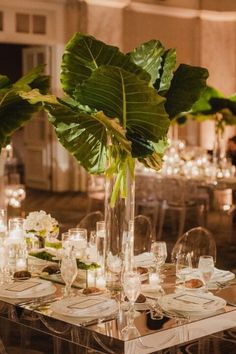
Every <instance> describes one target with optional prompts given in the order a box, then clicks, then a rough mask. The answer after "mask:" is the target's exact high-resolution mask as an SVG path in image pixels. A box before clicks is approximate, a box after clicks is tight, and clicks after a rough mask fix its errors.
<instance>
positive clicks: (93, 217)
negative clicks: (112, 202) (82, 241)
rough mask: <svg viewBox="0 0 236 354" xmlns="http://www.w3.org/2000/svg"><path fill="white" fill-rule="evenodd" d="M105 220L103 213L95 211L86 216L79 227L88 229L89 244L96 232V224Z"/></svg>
mask: <svg viewBox="0 0 236 354" xmlns="http://www.w3.org/2000/svg"><path fill="white" fill-rule="evenodd" d="M103 220H104V215H103V213H102V212H101V211H93V212H91V213H89V214H87V215H85V217H84V218H83V219H81V220H80V222H79V223H78V225H77V227H81V228H84V229H87V233H88V242H89V239H90V235H91V232H92V231H96V223H97V222H98V221H103Z"/></svg>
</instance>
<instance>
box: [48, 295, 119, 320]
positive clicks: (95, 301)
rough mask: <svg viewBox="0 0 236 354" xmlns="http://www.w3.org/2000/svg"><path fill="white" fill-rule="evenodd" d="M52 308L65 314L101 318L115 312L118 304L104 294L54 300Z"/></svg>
mask: <svg viewBox="0 0 236 354" xmlns="http://www.w3.org/2000/svg"><path fill="white" fill-rule="evenodd" d="M51 310H52V311H54V312H55V313H58V314H60V315H63V316H70V317H80V318H99V317H105V316H109V315H112V314H113V313H115V312H116V311H117V310H118V305H117V303H116V301H115V300H113V299H108V298H106V297H102V296H93V297H90V296H75V297H69V298H65V299H62V300H60V301H57V302H54V303H53V304H52V305H51Z"/></svg>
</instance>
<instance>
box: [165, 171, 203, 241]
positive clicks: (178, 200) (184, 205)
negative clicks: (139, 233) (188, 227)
mask: <svg viewBox="0 0 236 354" xmlns="http://www.w3.org/2000/svg"><path fill="white" fill-rule="evenodd" d="M161 190H162V194H161V199H160V200H159V210H158V239H161V237H162V232H163V227H164V222H165V217H166V213H167V211H169V212H170V213H171V214H170V215H171V217H172V219H173V216H178V218H177V221H178V226H177V236H180V235H182V234H183V232H184V227H185V223H186V218H187V215H188V213H189V212H191V211H195V213H196V215H197V220H198V225H199V224H201V223H202V224H203V225H204V220H205V217H204V218H202V213H203V212H205V204H204V202H203V201H202V200H199V199H198V198H197V196H198V190H197V185H196V184H195V183H194V182H193V181H191V180H188V179H186V178H181V177H176V178H174V177H165V178H162V185H161ZM173 221H174V220H172V224H173Z"/></svg>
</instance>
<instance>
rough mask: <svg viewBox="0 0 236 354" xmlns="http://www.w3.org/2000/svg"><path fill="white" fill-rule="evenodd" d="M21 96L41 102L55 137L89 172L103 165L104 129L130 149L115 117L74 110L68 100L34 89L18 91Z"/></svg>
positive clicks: (105, 145) (103, 168) (104, 166)
mask: <svg viewBox="0 0 236 354" xmlns="http://www.w3.org/2000/svg"><path fill="white" fill-rule="evenodd" d="M22 98H24V99H25V100H28V101H29V102H30V103H31V104H38V103H39V102H41V103H43V104H44V108H45V109H46V110H47V111H48V113H49V120H50V122H51V123H52V124H53V125H54V126H55V131H56V134H57V136H58V139H59V141H60V142H61V144H62V145H63V146H64V147H65V148H66V149H67V150H68V151H69V152H70V153H71V154H72V155H73V156H75V158H76V159H77V160H78V161H79V163H80V164H81V165H82V166H84V167H85V169H86V170H87V171H89V172H90V173H97V174H98V173H102V172H104V171H105V169H106V168H107V166H106V158H107V156H106V152H107V143H108V132H109V137H110V138H111V139H112V141H115V142H116V144H119V146H120V149H121V150H123V151H125V152H126V153H130V151H131V144H130V142H129V141H128V140H127V139H126V136H125V131H124V129H123V128H122V127H121V126H120V124H119V122H118V120H117V119H110V118H107V117H106V116H105V115H104V114H103V113H102V112H97V113H93V114H92V115H90V114H88V113H87V112H82V111H78V110H77V107H73V106H70V105H69V102H68V103H67V104H65V103H62V102H60V101H59V100H57V99H56V97H55V96H52V95H41V94H40V93H39V92H38V91H37V90H33V91H31V92H28V93H22Z"/></svg>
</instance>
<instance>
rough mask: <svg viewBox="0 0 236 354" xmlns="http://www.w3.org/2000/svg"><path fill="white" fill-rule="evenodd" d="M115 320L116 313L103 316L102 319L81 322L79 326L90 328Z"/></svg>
mask: <svg viewBox="0 0 236 354" xmlns="http://www.w3.org/2000/svg"><path fill="white" fill-rule="evenodd" d="M116 318H117V313H115V314H112V315H109V316H105V317H102V318H95V319H92V320H88V321H83V322H81V323H80V325H81V326H83V327H88V326H92V325H96V324H100V323H104V322H108V321H112V320H115V319H116Z"/></svg>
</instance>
